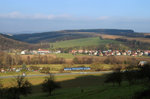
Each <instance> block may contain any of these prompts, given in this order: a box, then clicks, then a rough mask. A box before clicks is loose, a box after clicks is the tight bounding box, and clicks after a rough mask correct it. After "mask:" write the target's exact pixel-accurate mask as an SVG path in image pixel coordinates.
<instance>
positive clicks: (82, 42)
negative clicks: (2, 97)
mask: <svg viewBox="0 0 150 99" xmlns="http://www.w3.org/2000/svg"><path fill="white" fill-rule="evenodd" d="M110 43H113V44H119V43H120V42H118V41H115V40H105V39H104V40H102V39H100V38H99V37H91V38H82V39H74V40H67V41H60V42H56V43H51V44H52V45H53V47H54V48H69V47H87V46H98V45H104V44H110Z"/></svg>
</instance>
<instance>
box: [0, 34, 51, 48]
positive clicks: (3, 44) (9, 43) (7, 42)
mask: <svg viewBox="0 0 150 99" xmlns="http://www.w3.org/2000/svg"><path fill="white" fill-rule="evenodd" d="M40 47H46V48H47V47H48V46H47V45H44V44H43V45H42V46H41V45H40V44H28V43H25V42H21V41H18V40H14V39H11V36H9V35H4V34H0V50H10V49H21V50H23V49H37V48H40Z"/></svg>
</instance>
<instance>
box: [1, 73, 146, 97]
mask: <svg viewBox="0 0 150 99" xmlns="http://www.w3.org/2000/svg"><path fill="white" fill-rule="evenodd" d="M105 77H106V75H104V74H93V75H61V76H60V75H59V76H55V81H57V82H59V83H60V85H61V87H62V88H61V89H57V90H55V91H54V92H53V93H52V96H48V95H47V93H43V92H42V90H41V83H42V82H43V80H44V77H28V78H27V79H28V80H29V81H30V82H31V83H32V84H33V87H32V94H30V95H29V96H27V97H24V96H22V97H21V99H131V96H133V95H134V93H135V92H137V91H139V90H143V89H145V87H144V86H142V85H138V84H134V85H132V86H129V84H128V83H127V82H123V84H122V85H121V86H120V87H119V86H118V85H115V86H113V85H112V84H105V83H104V80H105ZM2 81H3V84H4V87H9V86H12V85H13V83H12V81H13V80H12V79H10V78H7V79H2Z"/></svg>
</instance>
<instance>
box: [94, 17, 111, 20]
mask: <svg viewBox="0 0 150 99" xmlns="http://www.w3.org/2000/svg"><path fill="white" fill-rule="evenodd" d="M109 18H110V17H109V16H100V17H98V18H97V20H107V19H109Z"/></svg>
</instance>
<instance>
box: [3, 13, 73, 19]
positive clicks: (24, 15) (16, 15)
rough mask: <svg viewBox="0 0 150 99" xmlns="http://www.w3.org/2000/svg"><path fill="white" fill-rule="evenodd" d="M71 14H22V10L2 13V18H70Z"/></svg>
mask: <svg viewBox="0 0 150 99" xmlns="http://www.w3.org/2000/svg"><path fill="white" fill-rule="evenodd" d="M70 17H71V16H70V15H65V14H63V15H52V14H49V15H44V14H32V15H27V14H22V13H20V12H11V13H7V14H0V18H11V19H48V20H51V19H61V18H63V19H66V18H70Z"/></svg>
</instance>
